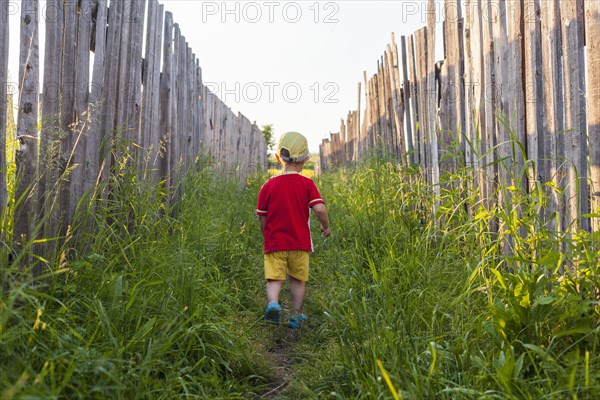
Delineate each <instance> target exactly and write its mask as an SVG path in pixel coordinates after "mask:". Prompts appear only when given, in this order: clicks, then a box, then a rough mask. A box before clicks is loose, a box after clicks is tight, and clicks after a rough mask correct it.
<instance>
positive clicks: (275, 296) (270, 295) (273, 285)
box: [267, 279, 283, 303]
mask: <svg viewBox="0 0 600 400" xmlns="http://www.w3.org/2000/svg"><path fill="white" fill-rule="evenodd" d="M282 286H283V281H274V280H271V279H268V280H267V303H272V302H276V303H279V292H281V287H282Z"/></svg>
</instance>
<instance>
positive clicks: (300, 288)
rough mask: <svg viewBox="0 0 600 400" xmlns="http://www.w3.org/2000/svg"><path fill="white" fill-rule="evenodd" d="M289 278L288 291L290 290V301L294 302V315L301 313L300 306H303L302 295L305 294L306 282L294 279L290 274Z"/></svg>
mask: <svg viewBox="0 0 600 400" xmlns="http://www.w3.org/2000/svg"><path fill="white" fill-rule="evenodd" d="M289 278H290V291H291V292H292V301H293V303H294V312H293V314H294V315H300V314H302V307H303V306H304V296H305V295H306V282H304V281H301V280H299V279H296V278H294V277H292V276H290V277H289Z"/></svg>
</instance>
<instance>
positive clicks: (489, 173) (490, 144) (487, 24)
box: [481, 0, 497, 206]
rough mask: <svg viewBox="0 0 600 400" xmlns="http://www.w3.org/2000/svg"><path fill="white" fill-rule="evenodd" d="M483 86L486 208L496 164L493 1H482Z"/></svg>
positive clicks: (483, 148) (491, 190)
mask: <svg viewBox="0 0 600 400" xmlns="http://www.w3.org/2000/svg"><path fill="white" fill-rule="evenodd" d="M483 10H484V11H483V12H484V16H483V24H482V28H483V29H482V33H483V82H482V83H483V85H484V96H485V98H484V104H483V112H484V115H485V118H484V120H483V121H482V124H481V127H482V134H481V144H482V149H481V151H482V159H483V165H482V170H483V176H482V180H481V189H482V195H483V199H484V200H485V201H486V202H487V204H488V206H489V205H491V203H492V202H493V199H492V197H493V195H494V189H495V185H494V182H495V181H496V174H497V164H495V163H494V162H495V161H496V154H495V146H496V126H497V125H496V116H495V110H496V106H497V103H496V76H495V71H494V66H495V65H496V64H495V54H494V43H493V37H494V33H493V30H494V27H493V21H494V18H493V13H494V11H495V10H494V6H493V0H484V1H483Z"/></svg>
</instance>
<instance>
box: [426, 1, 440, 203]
mask: <svg viewBox="0 0 600 400" xmlns="http://www.w3.org/2000/svg"><path fill="white" fill-rule="evenodd" d="M435 24H436V15H435V2H434V0H429V1H428V3H427V36H426V38H427V39H426V41H425V43H426V50H425V54H427V56H426V63H427V64H426V65H425V70H426V71H427V72H426V73H427V77H426V82H427V92H426V93H427V99H426V104H427V112H426V113H425V118H426V121H427V125H426V126H427V131H428V132H427V135H428V139H429V146H430V149H429V154H430V157H431V161H430V163H429V171H428V174H431V183H432V184H433V185H434V188H433V189H434V191H435V193H436V194H439V193H440V187H439V183H440V165H439V146H438V137H437V132H436V125H437V124H436V121H437V110H438V104H437V95H436V90H437V84H436V80H435V47H436V45H435V42H436V40H435Z"/></svg>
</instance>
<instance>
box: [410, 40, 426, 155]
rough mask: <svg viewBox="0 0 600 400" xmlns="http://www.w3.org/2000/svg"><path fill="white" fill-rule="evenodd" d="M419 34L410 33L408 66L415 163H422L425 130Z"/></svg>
mask: <svg viewBox="0 0 600 400" xmlns="http://www.w3.org/2000/svg"><path fill="white" fill-rule="evenodd" d="M416 36H417V34H416V32H415V34H414V35H410V36H409V37H408V54H407V56H408V66H409V71H410V75H409V77H410V84H409V87H408V90H409V92H410V109H411V112H412V115H413V118H412V121H411V125H412V127H411V131H412V142H413V149H414V153H413V164H415V163H416V164H419V165H421V163H422V152H421V146H422V143H421V137H420V132H421V131H422V130H423V127H422V126H421V122H420V120H421V108H420V106H421V104H420V100H419V99H420V96H419V92H420V87H419V84H418V81H417V76H418V70H417V58H416V51H415V43H414V42H415V38H416Z"/></svg>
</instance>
